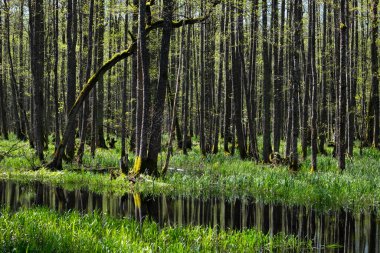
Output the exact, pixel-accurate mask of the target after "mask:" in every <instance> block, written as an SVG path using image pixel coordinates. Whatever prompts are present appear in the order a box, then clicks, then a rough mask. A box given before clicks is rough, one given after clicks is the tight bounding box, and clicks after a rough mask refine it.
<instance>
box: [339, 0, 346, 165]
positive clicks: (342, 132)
mask: <svg viewBox="0 0 380 253" xmlns="http://www.w3.org/2000/svg"><path fill="white" fill-rule="evenodd" d="M347 9H348V3H347V1H346V0H341V1H340V79H339V111H338V115H339V117H338V127H339V129H338V130H339V131H338V146H337V149H338V166H339V168H340V169H341V170H344V169H345V167H346V162H345V156H346V142H345V140H346V88H347V49H348V47H347V43H348V25H349V24H348V20H347Z"/></svg>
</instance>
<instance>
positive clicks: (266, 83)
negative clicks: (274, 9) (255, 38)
mask: <svg viewBox="0 0 380 253" xmlns="http://www.w3.org/2000/svg"><path fill="white" fill-rule="evenodd" d="M262 3H263V7H262V13H263V14H262V15H263V31H262V33H263V52H262V54H263V64H264V66H263V68H264V77H263V78H264V80H263V87H262V92H263V161H264V162H265V163H268V162H269V155H270V154H271V153H272V147H271V140H270V139H271V137H270V135H271V133H270V103H271V94H270V93H271V86H272V80H271V72H272V70H271V60H270V57H271V53H270V50H269V45H268V44H269V37H268V31H267V9H268V4H267V0H263V1H262Z"/></svg>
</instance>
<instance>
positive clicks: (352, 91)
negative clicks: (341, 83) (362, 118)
mask: <svg viewBox="0 0 380 253" xmlns="http://www.w3.org/2000/svg"><path fill="white" fill-rule="evenodd" d="M353 7H354V10H353V11H352V26H351V27H352V29H351V32H352V35H351V38H352V41H351V54H350V57H351V61H350V62H351V66H350V67H351V75H352V76H351V80H350V87H349V93H348V106H349V108H348V124H347V127H348V137H347V153H348V155H350V156H353V154H354V140H355V118H356V86H357V79H358V60H359V48H358V46H359V30H358V28H359V26H358V24H359V21H358V10H357V9H356V8H357V7H358V1H357V0H354V1H353Z"/></svg>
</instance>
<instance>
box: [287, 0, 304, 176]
mask: <svg viewBox="0 0 380 253" xmlns="http://www.w3.org/2000/svg"><path fill="white" fill-rule="evenodd" d="M293 9H294V13H293V18H294V21H293V27H292V29H293V30H294V35H293V44H292V55H293V58H292V66H291V68H292V93H291V94H290V95H291V96H290V97H291V99H292V106H291V113H292V117H291V118H292V131H291V133H292V136H291V138H292V141H291V153H290V155H289V156H290V157H289V158H290V167H291V169H293V170H297V169H298V151H297V144H298V135H299V111H298V105H299V99H298V92H299V87H300V84H301V78H302V77H301V64H300V62H301V58H302V55H301V52H300V50H297V47H298V45H300V44H301V43H302V41H301V40H302V1H301V0H296V1H295V3H294V6H293Z"/></svg>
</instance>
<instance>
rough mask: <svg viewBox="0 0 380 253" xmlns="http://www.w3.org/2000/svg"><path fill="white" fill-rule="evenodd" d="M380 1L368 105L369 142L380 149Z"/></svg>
mask: <svg viewBox="0 0 380 253" xmlns="http://www.w3.org/2000/svg"><path fill="white" fill-rule="evenodd" d="M378 5H379V1H378V0H375V1H373V6H372V38H371V71H372V79H371V98H370V101H369V105H368V118H369V120H368V142H369V143H372V145H373V146H374V147H377V148H378V147H379V133H380V132H379V131H380V129H379V110H380V109H379V76H378V69H379V66H378V65H379V64H378V49H377V45H376V40H377V35H378V30H379V28H378V18H377V8H378Z"/></svg>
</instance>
